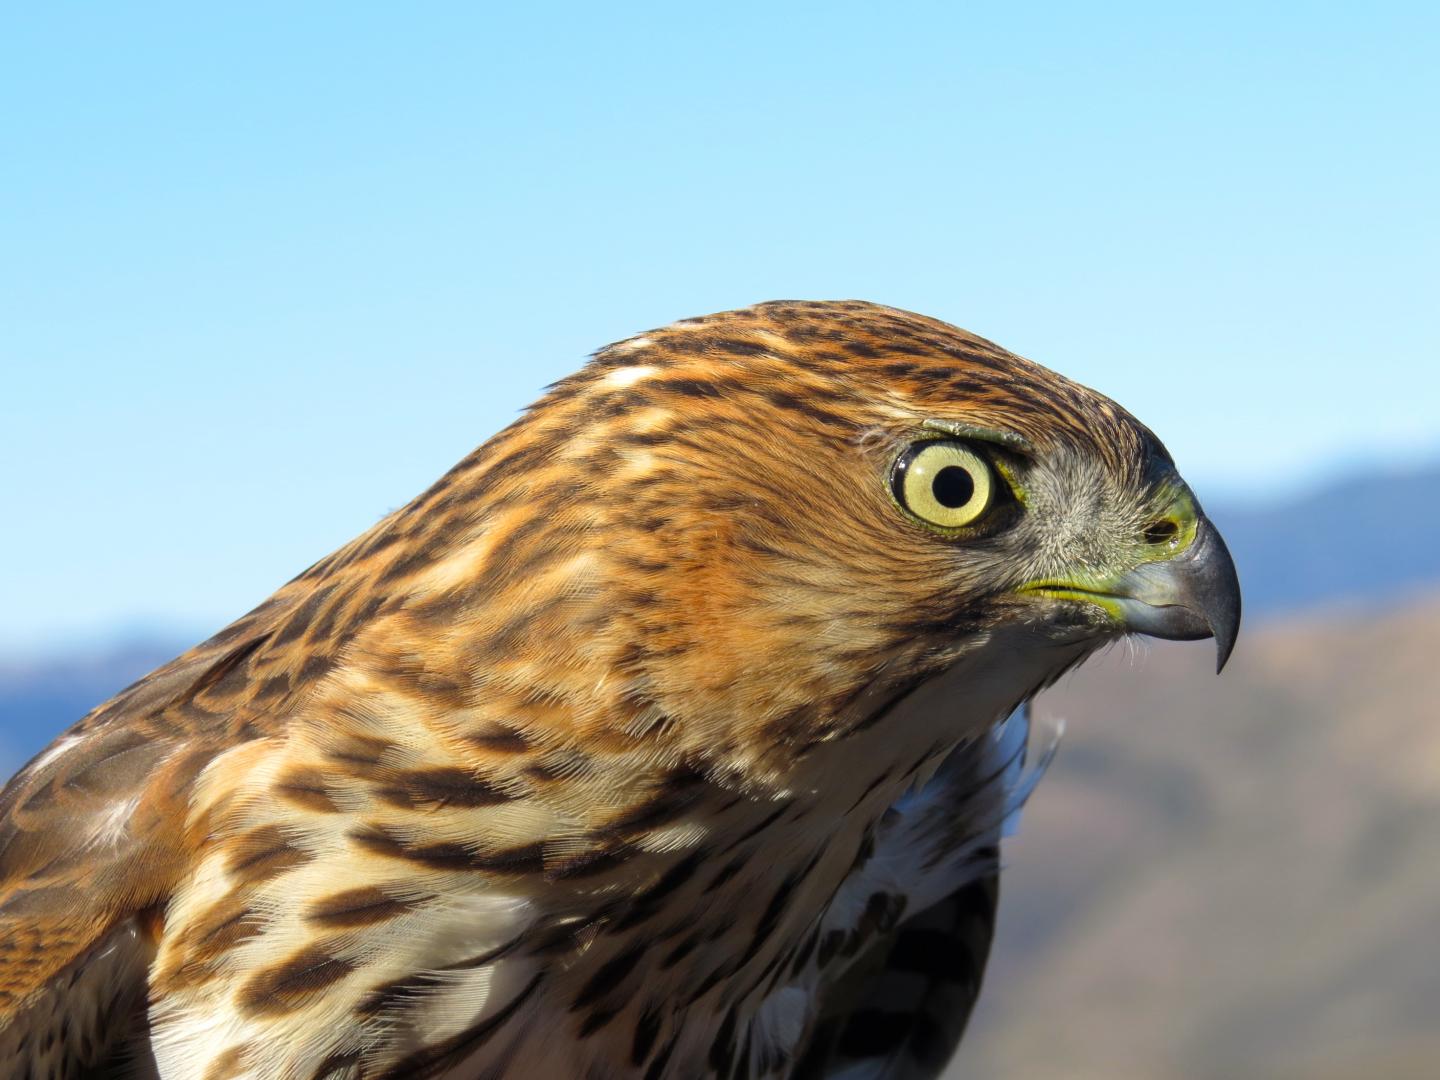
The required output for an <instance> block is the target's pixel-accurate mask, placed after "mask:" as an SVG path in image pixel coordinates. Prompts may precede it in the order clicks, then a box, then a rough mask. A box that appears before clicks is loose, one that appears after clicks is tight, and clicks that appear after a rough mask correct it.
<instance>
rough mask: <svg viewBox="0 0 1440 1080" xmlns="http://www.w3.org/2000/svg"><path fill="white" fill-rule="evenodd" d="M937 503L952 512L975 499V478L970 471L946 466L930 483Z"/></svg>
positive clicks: (955, 466) (956, 466) (954, 466)
mask: <svg viewBox="0 0 1440 1080" xmlns="http://www.w3.org/2000/svg"><path fill="white" fill-rule="evenodd" d="M930 491H931V492H932V493H933V494H934V496H935V501H936V502H938V503H939V504H940V505H941V506H945V507H948V508H949V509H951V510H958V509H960V507H962V506H964V505H965V504H966V503H968V502H969V501H970V500H971V499H973V498H974V497H975V478H974V477H973V476H971V475H970V472H969V470H968V469H962V468H961V467H960V466H959V465H946V466H945V468H943V469H941V470H940V471H939V472H938V473H936V474H935V479H934V480H932V481H931V482H930Z"/></svg>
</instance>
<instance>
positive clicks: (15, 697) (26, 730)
mask: <svg viewBox="0 0 1440 1080" xmlns="http://www.w3.org/2000/svg"><path fill="white" fill-rule="evenodd" d="M183 648H185V646H182V645H178V644H172V643H168V642H166V643H162V642H130V643H127V644H122V645H119V646H117V647H116V648H114V649H109V650H103V651H100V652H95V653H84V654H80V655H76V656H68V657H66V656H57V657H53V658H51V659H48V660H43V661H39V662H14V661H11V662H0V773H3V775H4V777H6V778H8V777H9V775H10V774H11V773H12V772H14V771H15V770H16V769H18V768H19V767H20V766H21V765H23V764H24V763H25V762H26V761H28V760H29V759H30V758H31V757H33V756H34V755H35V754H37V753H39V752H40V751H41V750H42V749H44V747H45V745H46V744H47V743H48V742H50V740H51V739H53V738H54V737H55V736H56V735H58V734H59V733H60V732H61V731H63V730H64V729H65V728H67V727H69V726H70V725H71V724H73V723H74V722H75V721H76V720H79V719H80V718H81V717H82V716H84V715H85V714H86V713H87V712H89V711H90V710H91V709H93V708H94V707H95V706H96V705H98V704H100V702H102V701H104V700H105V699H106V698H109V697H113V696H114V695H115V693H116V692H117V691H119V690H123V689H124V688H125V687H126V686H129V685H130V684H131V683H132V682H134V681H135V680H136V679H138V678H140V676H142V675H144V674H146V673H147V672H150V671H153V670H154V669H155V668H157V667H159V666H160V665H161V664H163V663H165V662H166V661H167V660H169V659H171V658H172V657H174V656H176V655H177V654H178V653H179V652H180V651H181V650H182V649H183Z"/></svg>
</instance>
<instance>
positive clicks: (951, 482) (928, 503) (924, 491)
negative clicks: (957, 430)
mask: <svg viewBox="0 0 1440 1080" xmlns="http://www.w3.org/2000/svg"><path fill="white" fill-rule="evenodd" d="M890 488H891V490H892V491H893V492H894V493H895V499H896V501H898V502H899V503H900V505H901V506H902V507H904V508H905V509H906V510H908V511H910V513H912V514H914V515H915V516H916V517H917V518H919V519H920V520H921V521H923V522H925V523H926V524H927V525H934V526H937V527H939V528H942V529H961V528H964V527H965V526H966V525H972V524H974V523H975V522H976V521H977V520H978V519H979V518H980V516H981V515H982V514H984V513H985V511H986V510H988V509H989V508H990V502H991V499H992V496H993V495H994V492H995V474H994V472H993V470H992V469H991V468H990V465H989V463H988V462H987V461H986V460H985V459H984V458H982V457H981V456H980V455H979V454H977V453H975V451H974V450H971V449H970V447H968V446H967V445H965V444H964V443H961V442H952V441H950V440H948V439H933V440H930V441H928V442H921V443H916V444H914V445H913V446H911V447H910V448H909V449H908V450H906V451H905V452H904V453H903V454H901V455H900V457H899V458H898V459H897V460H896V462H895V467H894V469H893V470H892V471H891V473H890Z"/></svg>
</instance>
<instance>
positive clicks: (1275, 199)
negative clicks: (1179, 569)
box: [0, 3, 1440, 651]
mask: <svg viewBox="0 0 1440 1080" xmlns="http://www.w3.org/2000/svg"><path fill="white" fill-rule="evenodd" d="M490 7H491V6H490V5H447V4H438V3H435V4H424V5H393V4H386V5H379V4H363V3H347V4H343V5H342V4H334V5H327V4H306V5H291V4H285V5H280V4H263V3H256V4H247V5H232V6H226V8H225V9H222V6H221V5H188V4H187V5H149V4H143V3H134V4H125V5H105V6H102V5H85V4H78V3H57V4H52V5H34V6H32V7H31V8H29V9H27V10H25V11H21V10H19V9H14V10H11V11H10V12H8V13H7V15H6V16H5V25H4V28H3V32H0V102H3V104H4V107H3V108H0V365H3V390H0V461H3V475H0V481H3V495H4V499H5V503H6V505H7V508H8V510H9V513H8V514H7V518H6V524H7V525H8V526H9V527H7V528H5V529H3V530H0V564H3V565H4V566H5V567H6V568H7V569H6V571H5V581H4V602H3V604H0V648H3V649H6V650H9V651H15V650H22V651H24V650H30V649H40V648H48V647H50V646H51V645H53V644H57V643H64V642H74V641H78V640H82V639H86V638H93V637H97V636H104V635H106V634H110V633H112V632H114V631H115V630H116V629H117V628H119V627H123V626H127V625H137V624H144V623H153V624H155V625H179V626H185V627H187V628H190V627H193V628H195V629H196V630H197V631H204V630H208V629H213V628H214V627H215V626H217V625H219V624H220V623H221V622H223V621H225V620H226V619H228V618H229V617H231V616H233V615H237V614H239V613H240V612H241V611H243V610H245V609H246V608H248V607H250V606H252V605H253V604H254V603H256V602H258V601H259V600H261V599H263V598H264V597H265V596H266V595H267V594H268V593H269V592H270V591H272V589H273V588H274V587H275V586H276V585H278V584H279V583H280V582H281V581H283V580H285V579H286V578H288V577H290V576H291V575H292V574H293V573H295V572H296V571H298V570H299V569H301V568H302V567H303V566H305V565H307V564H308V563H309V562H311V561H313V560H314V559H315V558H317V557H319V556H321V555H323V554H324V553H326V552H327V551H329V550H331V549H332V548H334V547H335V546H337V545H338V544H340V543H342V542H343V541H345V540H346V539H348V538H349V537H350V536H352V535H354V534H355V533H356V532H358V531H359V530H361V529H363V528H364V527H366V526H367V525H369V524H370V523H371V522H372V521H373V520H374V519H375V518H376V517H378V516H380V515H381V514H383V513H384V512H385V511H386V510H387V509H389V508H391V507H393V506H396V505H399V504H401V503H403V502H405V501H407V500H408V499H409V498H410V497H411V496H412V495H413V494H415V493H416V492H417V491H419V490H420V489H421V488H423V487H424V486H425V485H426V484H427V483H428V482H429V481H430V480H431V479H433V478H434V477H435V476H436V475H438V474H439V473H440V472H442V471H443V470H444V469H445V468H446V467H448V466H449V465H450V464H451V463H452V462H453V461H454V460H455V459H457V458H458V457H460V456H461V455H462V454H463V453H465V452H466V451H467V450H469V449H470V448H471V447H472V446H473V445H475V444H477V443H479V442H481V441H482V440H483V439H484V438H485V437H487V436H488V435H489V434H491V433H493V432H494V431H495V430H497V429H498V428H499V427H500V426H502V425H503V424H504V423H505V422H506V421H507V420H508V419H509V418H510V417H511V416H513V414H514V413H515V411H516V410H517V409H518V408H520V407H521V406H522V405H524V404H525V403H526V402H527V401H529V400H530V399H531V398H532V397H534V395H535V394H536V392H537V390H538V389H539V388H540V387H541V386H542V385H543V384H544V383H546V382H547V381H549V380H551V379H554V378H555V377H557V376H559V375H561V374H563V373H565V372H566V371H567V370H569V369H571V368H573V367H574V366H576V365H577V364H578V363H579V362H580V360H581V359H582V358H583V357H584V355H585V354H586V353H588V352H589V351H590V350H591V349H593V348H595V347H596V346H598V345H601V344H603V343H605V342H607V341H611V340H614V339H617V338H620V337H623V336H626V335H628V334H630V333H633V332H635V331H637V330H640V329H644V328H646V327H649V326H653V325H657V324H662V323H665V322H669V321H670V320H672V319H674V318H678V317H681V316H684V315H691V314H699V313H702V312H706V311H713V310H718V309H722V308H727V307H733V306H738V305H742V304H746V303H750V302H752V301H756V300H761V299H767V298H774V297H782V296H799V297H863V298H867V299H873V300H878V301H883V302H886V303H891V304H896V305H899V306H902V307H907V308H911V309H914V310H918V311H923V312H926V313H928V314H932V315H936V316H939V317H942V318H945V319H948V320H950V321H952V322H956V323H959V324H961V325H964V326H966V327H968V328H970V329H973V330H975V331H977V332H979V333H982V334H985V335H986V336H989V337H992V338H994V339H996V340H998V341H999V342H1001V343H1002V344H1004V345H1006V346H1007V347H1010V348H1012V349H1015V350H1016V351H1019V352H1022V353H1024V354H1026V355H1029V356H1031V357H1033V358H1035V359H1037V360H1040V361H1041V362H1043V363H1046V364H1048V365H1050V366H1052V367H1055V368H1057V369H1059V370H1062V371H1064V372H1066V373H1067V374H1069V375H1071V376H1073V377H1076V378H1078V379H1080V380H1081V381H1084V382H1087V383H1089V384H1091V385H1093V386H1096V387H1097V388H1099V389H1101V390H1104V391H1106V392H1107V393H1109V394H1111V395H1112V396H1114V397H1116V398H1117V399H1119V400H1120V401H1121V402H1123V403H1124V404H1126V405H1127V406H1128V407H1130V408H1131V409H1132V410H1133V411H1135V412H1136V413H1137V414H1138V415H1140V416H1141V417H1142V418H1143V419H1144V420H1146V421H1147V422H1148V423H1150V424H1151V426H1153V427H1154V428H1155V429H1156V430H1157V431H1158V432H1160V434H1161V435H1162V437H1163V438H1165V440H1166V441H1167V443H1168V444H1169V445H1170V447H1171V449H1172V451H1173V452H1174V453H1175V456H1176V458H1177V459H1178V460H1179V462H1180V464H1181V467H1182V469H1183V470H1184V471H1185V472H1186V473H1187V475H1189V476H1190V478H1191V479H1192V481H1193V482H1194V483H1195V485H1196V486H1197V487H1198V488H1199V489H1200V492H1201V495H1202V497H1204V496H1205V495H1207V494H1210V495H1211V496H1212V498H1213V497H1215V496H1218V495H1225V494H1242V495H1246V496H1249V497H1265V496H1267V495H1270V494H1274V493H1280V492H1285V491H1288V490H1292V489H1294V488H1295V487H1297V486H1300V485H1304V484H1306V483H1310V482H1313V481H1314V480H1315V479H1317V478H1319V477H1322V476H1324V475H1326V474H1328V473H1330V472H1333V471H1335V470H1343V469H1355V468H1365V467H1378V466H1379V465H1383V464H1384V463H1387V462H1394V461H1400V460H1405V459H1413V458H1416V457H1419V456H1425V455H1436V456H1440V373H1437V339H1440V333H1437V327H1440V316H1437V310H1440V305H1437V302H1436V301H1437V292H1440V290H1437V284H1440V282H1437V272H1436V252H1437V251H1440V243H1437V241H1440V225H1437V205H1440V204H1437V198H1436V191H1437V179H1440V170H1437V167H1436V166H1437V156H1440V154H1437V135H1436V124H1435V116H1436V113H1437V106H1440V79H1437V75H1436V65H1435V64H1434V59H1433V46H1434V42H1435V41H1436V40H1437V30H1440V19H1437V16H1436V15H1435V13H1434V8H1433V6H1430V5H1420V4H1416V5H1395V4H1377V5H1373V6H1366V7H1364V8H1362V7H1361V6H1360V5H1333V6H1332V5H1324V4H1272V5H1233V6H1223V5H1222V6H1216V5H1213V4H1212V5H1203V6H1199V7H1195V6H1186V7H1182V6H1180V5H1152V4H1143V5H1142V4H1135V5H1108V6H1107V5H1101V6H1095V5H993V4H989V5H983V6H981V5H968V4H944V5H938V4H937V5H905V4H887V5H883V6H882V5H857V4H843V3H841V4H837V3H827V4H823V5H822V4H814V5H810V4H807V5H771V4H764V5H760V4H757V5H745V4H729V5H726V6H724V7H712V6H704V7H702V6H700V5H673V4H667V5H655V6H634V5H631V6H622V7H618V8H617V7H615V6H611V5H605V6H601V5H588V4H587V5H552V6H548V7H540V6H521V5H506V8H507V9H509V10H505V11H500V10H490ZM496 7H497V8H498V5H497V6H496ZM522 7H523V9H522Z"/></svg>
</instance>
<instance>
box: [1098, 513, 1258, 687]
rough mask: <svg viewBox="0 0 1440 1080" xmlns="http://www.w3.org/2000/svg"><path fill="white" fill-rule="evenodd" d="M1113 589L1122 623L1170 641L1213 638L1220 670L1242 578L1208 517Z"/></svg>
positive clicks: (1236, 629)
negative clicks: (1170, 551)
mask: <svg viewBox="0 0 1440 1080" xmlns="http://www.w3.org/2000/svg"><path fill="white" fill-rule="evenodd" d="M1111 595H1112V596H1113V597H1114V601H1115V606H1116V607H1117V608H1118V609H1119V614H1120V617H1121V619H1122V621H1123V622H1124V623H1125V625H1126V627H1127V628H1128V629H1130V630H1134V631H1135V632H1137V633H1140V634H1149V635H1151V636H1152V637H1158V638H1169V639H1171V640H1173V641H1194V640H1196V639H1198V638H1207V637H1213V638H1214V639H1215V653H1216V665H1215V670H1216V671H1217V672H1218V671H1222V670H1224V667H1225V661H1227V660H1229V659H1230V653H1231V652H1232V651H1233V650H1234V648H1235V638H1236V636H1237V635H1238V634H1239V633H1240V578H1239V577H1238V576H1237V575H1236V573H1235V561H1234V560H1233V559H1231V558H1230V551H1229V549H1228V548H1227V547H1226V546H1225V541H1224V540H1223V539H1221V537H1220V533H1219V532H1218V531H1217V530H1216V528H1215V526H1214V525H1212V524H1210V521H1209V519H1208V518H1205V517H1201V518H1200V520H1199V521H1198V522H1197V527H1196V530H1195V539H1194V540H1193V541H1191V543H1190V545H1189V546H1188V547H1186V548H1185V550H1184V551H1182V552H1180V553H1179V554H1177V555H1176V556H1175V557H1174V558H1171V559H1166V560H1164V561H1163V562H1149V563H1141V564H1140V565H1139V566H1137V567H1136V568H1135V569H1134V570H1131V571H1129V572H1128V573H1126V574H1124V575H1122V576H1121V577H1120V578H1119V579H1118V580H1117V581H1116V582H1115V584H1114V587H1113V590H1112V591H1111Z"/></svg>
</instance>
